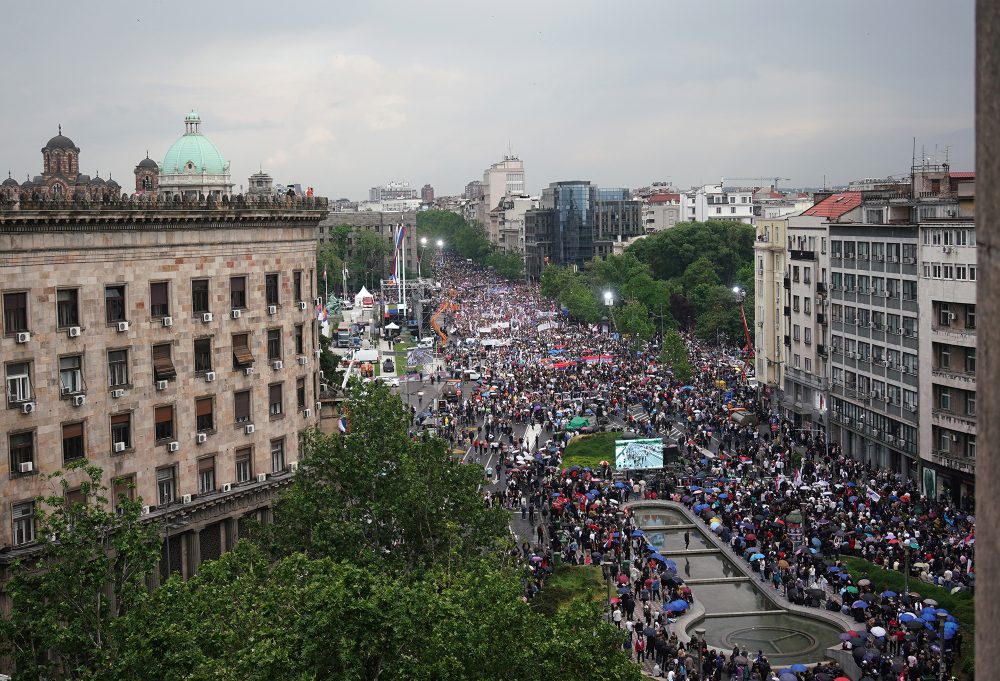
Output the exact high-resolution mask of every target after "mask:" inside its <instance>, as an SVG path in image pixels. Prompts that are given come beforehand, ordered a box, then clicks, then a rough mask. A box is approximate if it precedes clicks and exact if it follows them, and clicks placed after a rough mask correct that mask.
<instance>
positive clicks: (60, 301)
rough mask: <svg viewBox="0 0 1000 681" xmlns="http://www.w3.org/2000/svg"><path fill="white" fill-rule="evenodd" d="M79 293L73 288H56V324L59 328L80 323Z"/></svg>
mask: <svg viewBox="0 0 1000 681" xmlns="http://www.w3.org/2000/svg"><path fill="white" fill-rule="evenodd" d="M79 294H80V292H79V291H77V290H76V289H75V288H61V289H57V290H56V324H57V325H58V327H59V328H60V329H64V328H66V327H67V326H79V325H80V306H79Z"/></svg>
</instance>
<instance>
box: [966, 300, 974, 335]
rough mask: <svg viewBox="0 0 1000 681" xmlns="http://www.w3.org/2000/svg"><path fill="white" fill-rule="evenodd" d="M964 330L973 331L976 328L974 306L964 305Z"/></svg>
mask: <svg viewBox="0 0 1000 681" xmlns="http://www.w3.org/2000/svg"><path fill="white" fill-rule="evenodd" d="M965 328H967V329H974V328H976V306H975V305H966V306H965Z"/></svg>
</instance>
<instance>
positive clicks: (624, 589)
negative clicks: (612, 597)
mask: <svg viewBox="0 0 1000 681" xmlns="http://www.w3.org/2000/svg"><path fill="white" fill-rule="evenodd" d="M628 591H629V588H628V587H627V586H624V585H623V586H620V587H618V595H620V596H624V595H625V594H627V593H628Z"/></svg>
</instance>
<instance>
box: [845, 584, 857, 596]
mask: <svg viewBox="0 0 1000 681" xmlns="http://www.w3.org/2000/svg"><path fill="white" fill-rule="evenodd" d="M844 591H846V592H847V593H849V594H856V593H858V587H856V586H849V587H847V588H846V589H844Z"/></svg>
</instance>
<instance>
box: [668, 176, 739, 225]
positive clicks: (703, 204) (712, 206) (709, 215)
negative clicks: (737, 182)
mask: <svg viewBox="0 0 1000 681" xmlns="http://www.w3.org/2000/svg"><path fill="white" fill-rule="evenodd" d="M683 207H684V213H683V220H684V221H686V222H691V221H696V222H705V221H706V220H730V221H735V222H743V223H745V224H748V225H749V224H752V223H753V218H754V203H753V191H752V190H750V189H735V190H731V189H725V188H724V187H723V186H722V184H721V183H720V184H706V185H703V186H700V187H695V188H694V189H692V190H691V191H688V192H684V195H683Z"/></svg>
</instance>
